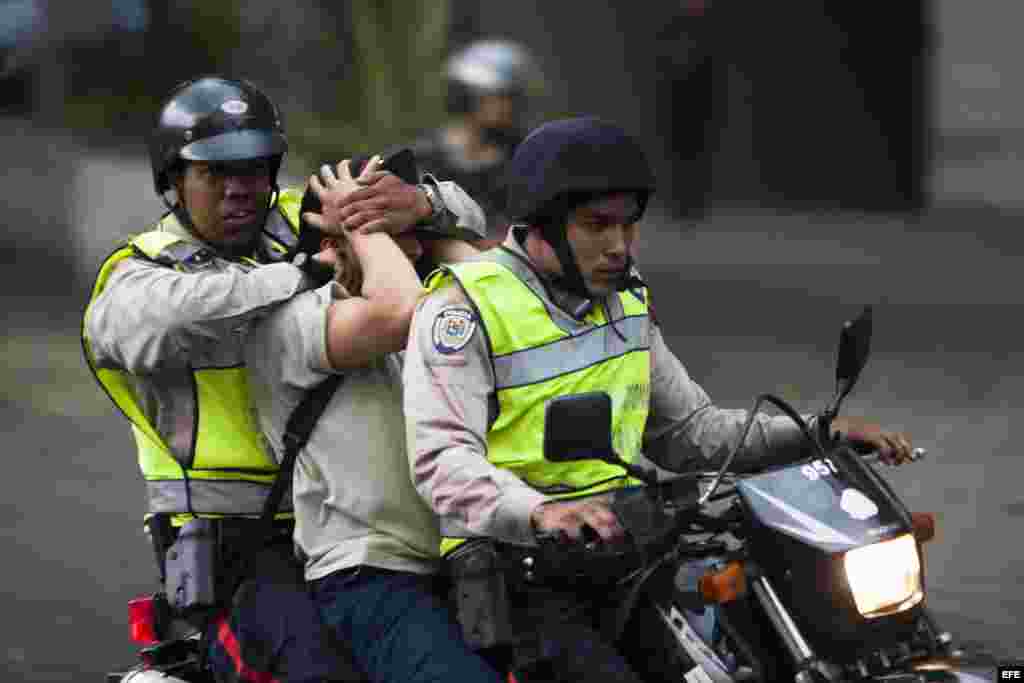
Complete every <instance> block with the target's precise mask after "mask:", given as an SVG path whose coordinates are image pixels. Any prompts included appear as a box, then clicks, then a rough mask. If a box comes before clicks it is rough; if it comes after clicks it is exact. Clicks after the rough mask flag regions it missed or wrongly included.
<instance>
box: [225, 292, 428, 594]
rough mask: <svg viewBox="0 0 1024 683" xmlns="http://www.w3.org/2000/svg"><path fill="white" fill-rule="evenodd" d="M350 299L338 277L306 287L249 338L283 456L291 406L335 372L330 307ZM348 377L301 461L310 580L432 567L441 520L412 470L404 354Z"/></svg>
mask: <svg viewBox="0 0 1024 683" xmlns="http://www.w3.org/2000/svg"><path fill="white" fill-rule="evenodd" d="M345 296H347V294H346V293H345V291H344V289H343V288H342V287H341V286H340V285H338V284H336V283H333V282H332V283H330V284H328V285H325V286H324V287H321V288H320V289H317V290H313V291H309V292H304V293H302V294H300V295H299V296H297V297H295V298H294V299H292V300H291V301H289V302H287V303H285V304H282V305H281V306H280V307H278V308H277V309H276V310H275V311H274V312H273V313H272V314H271V315H270V316H269V317H268V318H267V319H266V320H264V321H262V322H261V323H259V324H257V325H255V326H254V327H253V328H252V330H251V332H250V334H249V337H248V341H247V343H246V352H245V356H246V364H247V365H248V367H249V370H250V376H251V380H252V385H253V386H252V394H253V401H254V405H255V408H256V410H257V411H258V413H259V419H260V424H261V426H262V428H263V433H264V435H265V436H266V438H267V440H268V442H269V444H270V447H271V449H272V450H273V452H274V454H275V456H276V457H277V459H278V461H280V460H281V458H282V457H283V455H284V447H283V440H282V437H283V434H284V428H285V424H286V423H287V421H288V417H289V416H290V415H291V412H292V410H294V408H295V407H296V406H297V405H298V403H299V401H300V400H301V399H302V396H303V394H304V393H305V392H306V391H307V390H309V389H311V388H312V387H314V386H316V385H317V384H319V383H320V382H321V381H323V380H324V379H326V377H327V376H328V374H331V373H333V372H335V371H334V370H333V369H331V366H330V363H329V362H328V360H327V349H326V338H327V337H326V335H327V309H328V308H329V307H330V305H331V303H332V301H334V300H336V299H341V298H344V297H345ZM343 374H344V375H345V379H344V381H343V382H342V384H341V386H340V388H339V389H338V391H337V392H336V393H335V395H334V396H333V397H332V399H331V401H330V403H329V404H328V406H327V409H326V410H325V411H324V414H323V416H322V417H321V418H320V421H319V422H318V423H317V425H316V428H315V429H314V430H313V433H312V435H311V436H310V439H309V442H308V443H307V445H306V447H305V448H304V449H303V450H302V452H301V453H300V454H299V457H298V458H297V459H296V464H295V476H294V479H293V500H294V505H295V518H296V519H295V542H296V544H297V545H298V547H299V549H300V550H301V551H302V553H303V554H304V555H305V557H306V572H305V573H306V579H307V580H313V579H318V578H321V577H323V576H326V575H327V574H330V573H332V572H335V571H338V570H341V569H347V568H349V567H354V566H357V565H364V564H365V565H372V566H374V567H380V568H384V569H391V570H396V571H409V572H415V573H420V574H423V573H432V572H434V571H436V569H437V566H438V548H439V543H440V536H439V532H438V521H437V518H436V516H435V515H434V514H433V513H432V512H431V510H430V508H429V507H427V505H426V504H425V503H424V501H423V499H421V498H420V496H419V495H418V494H417V492H416V489H415V487H414V486H413V483H412V478H411V474H410V468H409V461H408V456H407V453H406V444H405V418H404V416H403V414H402V355H401V354H398V353H392V354H387V355H385V356H382V357H380V358H379V359H377V360H376V361H375V362H374V363H372V364H371V365H369V366H366V367H362V368H358V369H355V370H346V371H344V373H343Z"/></svg>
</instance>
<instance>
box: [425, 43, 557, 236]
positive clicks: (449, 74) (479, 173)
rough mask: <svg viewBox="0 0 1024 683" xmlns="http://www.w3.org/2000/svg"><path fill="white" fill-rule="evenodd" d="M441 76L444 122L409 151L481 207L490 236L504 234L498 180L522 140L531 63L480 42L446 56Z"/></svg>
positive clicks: (516, 52) (533, 72) (534, 83)
mask: <svg viewBox="0 0 1024 683" xmlns="http://www.w3.org/2000/svg"><path fill="white" fill-rule="evenodd" d="M445 77H446V86H447V109H448V115H449V120H448V122H447V123H446V124H445V125H444V126H443V127H441V128H439V129H437V130H435V131H432V132H430V133H429V134H427V135H425V136H424V137H422V138H421V139H419V140H417V141H416V143H415V144H414V146H413V149H414V150H415V152H416V156H417V158H418V159H419V160H420V163H421V165H422V167H423V168H425V169H427V170H429V171H431V172H432V173H435V174H437V175H438V176H439V177H443V178H450V179H451V180H453V181H454V182H457V183H458V184H459V185H460V186H461V187H462V188H463V189H465V190H466V192H468V193H469V194H470V195H471V196H472V197H473V198H474V199H476V200H477V201H478V202H479V203H480V205H481V206H482V207H483V209H484V212H485V213H486V214H487V222H488V227H489V230H490V233H491V234H492V235H499V236H504V234H503V231H504V228H505V227H506V224H507V221H506V219H505V215H504V211H503V207H504V204H505V198H504V189H503V187H502V183H501V180H502V178H501V176H502V172H503V171H504V168H505V164H506V162H507V161H508V160H509V159H510V158H511V156H512V152H513V150H514V149H515V146H516V145H517V144H519V142H520V140H522V137H523V133H524V131H523V125H524V118H525V116H526V114H527V104H528V96H529V94H530V92H531V90H535V89H536V88H537V87H538V82H539V76H538V73H537V69H536V65H535V63H534V60H533V59H532V57H531V56H530V54H529V53H528V52H527V50H526V49H525V48H524V47H523V46H522V45H519V44H518V43H514V42H511V41H508V40H497V39H488V40H480V41H477V42H474V43H472V44H470V45H469V46H467V47H465V48H463V49H462V50H460V51H458V52H456V53H455V54H454V55H453V56H452V57H450V58H449V60H448V62H447V66H446V70H445Z"/></svg>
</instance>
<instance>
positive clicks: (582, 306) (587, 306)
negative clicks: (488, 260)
mask: <svg viewBox="0 0 1024 683" xmlns="http://www.w3.org/2000/svg"><path fill="white" fill-rule="evenodd" d="M517 232H518V231H517V230H516V229H515V227H513V228H512V229H511V230H509V231H508V237H506V238H505V241H504V242H503V243H502V246H503V247H506V248H507V249H508V250H509V251H513V252H515V253H516V254H518V255H519V256H521V257H522V258H524V259H525V260H526V262H527V263H529V264H530V265H531V266H533V270H534V272H535V273H537V274H538V275H539V276H540V278H541V279H542V280H543V282H544V285H545V286H546V287H547V290H548V292H549V293H550V294H551V300H552V301H554V303H555V305H556V306H558V307H559V308H561V309H562V310H563V311H565V312H566V313H568V314H569V315H571V316H572V317H573V318H575V319H576V320H583V318H584V317H585V316H586V315H587V314H588V313H590V311H592V310H593V309H594V306H596V305H597V304H598V303H599V302H600V301H601V300H600V299H584V298H583V297H580V296H576V295H575V294H573V293H572V292H567V291H566V290H564V289H562V288H561V287H559V286H558V283H557V281H555V280H553V279H552V278H550V277H548V276H547V275H546V274H545V273H543V272H541V270H540V269H539V268H537V267H536V265H534V263H533V261H532V260H531V259H530V256H529V254H527V253H526V249H524V248H523V245H522V244H521V243H520V242H519V239H518V237H517ZM524 234H525V233H524Z"/></svg>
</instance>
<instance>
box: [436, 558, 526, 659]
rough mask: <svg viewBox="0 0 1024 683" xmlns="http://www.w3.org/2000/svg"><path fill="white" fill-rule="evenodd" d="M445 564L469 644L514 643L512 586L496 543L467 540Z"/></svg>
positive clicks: (477, 646)
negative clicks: (508, 581) (510, 594)
mask: <svg viewBox="0 0 1024 683" xmlns="http://www.w3.org/2000/svg"><path fill="white" fill-rule="evenodd" d="M445 562H446V568H447V571H448V574H449V576H450V577H451V580H452V589H451V590H452V602H453V604H454V605H455V609H456V616H457V618H458V621H459V625H460V626H461V627H462V634H463V637H464V638H465V640H466V643H468V644H469V646H470V647H471V648H472V649H474V650H483V649H487V648H493V647H500V646H506V645H511V644H513V643H514V642H515V634H514V633H513V629H512V624H511V620H510V618H509V600H508V597H509V596H508V586H507V584H506V577H505V570H504V567H503V564H502V562H501V556H500V553H499V552H498V548H497V545H496V544H495V543H494V541H491V540H489V539H482V538H478V539H472V540H469V541H466V542H465V543H463V544H462V545H460V546H459V547H458V548H456V549H455V550H454V551H452V552H451V553H449V554H448V555H447V556H446V558H445Z"/></svg>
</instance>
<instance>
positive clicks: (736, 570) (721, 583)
mask: <svg viewBox="0 0 1024 683" xmlns="http://www.w3.org/2000/svg"><path fill="white" fill-rule="evenodd" d="M697 585H698V587H699V588H700V594H701V595H702V596H703V597H704V599H705V600H707V601H708V602H709V603H715V604H719V605H720V604H723V603H726V602H732V601H733V600H736V599H737V598H741V597H743V596H744V595H746V593H747V574H746V572H744V571H743V564H742V563H740V562H730V563H728V564H727V565H725V566H724V567H722V568H721V569H718V570H716V571H713V572H708V573H707V574H705V575H704V576H702V577H700V581H698V582H697Z"/></svg>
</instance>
